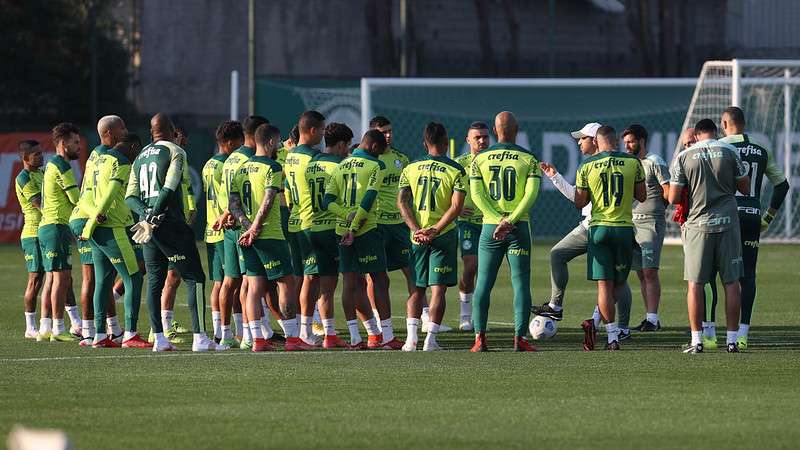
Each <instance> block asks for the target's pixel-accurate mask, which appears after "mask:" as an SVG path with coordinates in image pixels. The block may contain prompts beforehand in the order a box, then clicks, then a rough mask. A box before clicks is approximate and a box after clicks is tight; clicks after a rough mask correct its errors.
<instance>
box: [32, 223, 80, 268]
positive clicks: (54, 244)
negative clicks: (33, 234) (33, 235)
mask: <svg viewBox="0 0 800 450" xmlns="http://www.w3.org/2000/svg"><path fill="white" fill-rule="evenodd" d="M71 241H72V231H70V229H69V227H68V226H66V225H62V224H60V223H51V224H47V225H42V226H40V227H39V247H40V248H41V251H42V265H43V266H44V271H45V272H57V271H62V270H72V255H71V254H70V245H69V243H70V242H71Z"/></svg>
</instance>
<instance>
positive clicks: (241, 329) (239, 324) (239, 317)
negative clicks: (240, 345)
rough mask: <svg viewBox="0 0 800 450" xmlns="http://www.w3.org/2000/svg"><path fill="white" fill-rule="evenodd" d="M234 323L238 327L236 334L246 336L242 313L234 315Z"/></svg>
mask: <svg viewBox="0 0 800 450" xmlns="http://www.w3.org/2000/svg"><path fill="white" fill-rule="evenodd" d="M233 323H234V325H236V333H237V334H239V335H241V336H244V328H245V326H244V320H243V319H242V313H233Z"/></svg>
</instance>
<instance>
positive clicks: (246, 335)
mask: <svg viewBox="0 0 800 450" xmlns="http://www.w3.org/2000/svg"><path fill="white" fill-rule="evenodd" d="M242 341H243V342H252V341H253V338H252V336H251V335H250V327H245V326H242Z"/></svg>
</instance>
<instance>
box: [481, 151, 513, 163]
mask: <svg viewBox="0 0 800 450" xmlns="http://www.w3.org/2000/svg"><path fill="white" fill-rule="evenodd" d="M486 159H488V160H490V161H503V160H506V159H510V160H518V159H519V154H517V153H516V152H509V151H504V152H502V153H492V154H491V155H489V157H488V158H486Z"/></svg>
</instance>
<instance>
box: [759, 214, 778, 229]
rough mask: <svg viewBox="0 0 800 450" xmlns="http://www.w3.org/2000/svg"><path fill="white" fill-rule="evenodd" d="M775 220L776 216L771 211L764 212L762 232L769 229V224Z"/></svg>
mask: <svg viewBox="0 0 800 450" xmlns="http://www.w3.org/2000/svg"><path fill="white" fill-rule="evenodd" d="M773 220H775V216H774V215H772V214H770V213H769V211H767V212H765V213H764V217H762V218H761V232H762V233H763V232H765V231H767V228H769V224H771V223H772V221H773Z"/></svg>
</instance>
